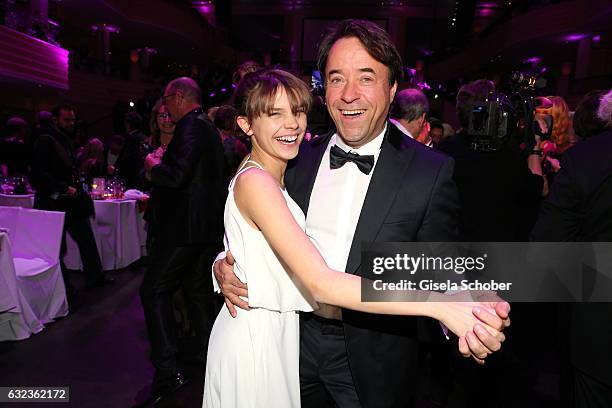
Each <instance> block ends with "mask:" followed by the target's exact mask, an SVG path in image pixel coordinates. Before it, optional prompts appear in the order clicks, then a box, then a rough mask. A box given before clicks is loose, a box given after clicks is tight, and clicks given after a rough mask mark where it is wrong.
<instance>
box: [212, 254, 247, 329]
mask: <svg viewBox="0 0 612 408" xmlns="http://www.w3.org/2000/svg"><path fill="white" fill-rule="evenodd" d="M213 271H214V273H215V279H217V283H218V284H219V288H221V293H222V294H223V297H224V300H225V306H227V310H229V312H230V315H232V317H236V314H237V313H236V306H238V307H239V308H241V309H244V310H249V304H248V303H247V302H246V301H244V300H243V299H242V297H244V298H247V297H248V291H247V285H246V284H244V283H242V281H241V280H240V279H238V277H237V276H236V275H235V274H234V257H233V256H232V253H231V251H227V253H226V257H225V258H223V259H220V260H218V261H217V262H215V264H214V265H213Z"/></svg>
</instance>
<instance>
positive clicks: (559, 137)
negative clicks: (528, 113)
mask: <svg viewBox="0 0 612 408" xmlns="http://www.w3.org/2000/svg"><path fill="white" fill-rule="evenodd" d="M546 98H547V99H549V100H550V101H551V102H552V103H553V106H552V107H550V108H547V109H542V110H541V112H542V113H544V114H546V115H550V116H552V118H553V128H552V134H551V139H552V141H553V142H555V145H557V148H561V149H563V148H565V147H567V146H568V145H569V144H570V143H571V142H572V132H571V130H570V126H571V119H570V115H569V108H568V107H567V103H566V102H565V100H564V99H563V98H562V97H560V96H547V97H546Z"/></svg>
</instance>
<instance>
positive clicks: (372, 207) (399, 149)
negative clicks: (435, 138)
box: [346, 124, 414, 273]
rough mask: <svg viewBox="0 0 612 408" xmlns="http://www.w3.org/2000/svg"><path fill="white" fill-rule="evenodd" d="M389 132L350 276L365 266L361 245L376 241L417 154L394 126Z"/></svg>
mask: <svg viewBox="0 0 612 408" xmlns="http://www.w3.org/2000/svg"><path fill="white" fill-rule="evenodd" d="M387 129H388V130H387V134H386V135H385V140H384V141H383V144H382V147H381V151H380V156H379V157H378V160H377V162H376V167H374V173H373V174H372V180H370V185H369V186H368V191H367V193H366V197H365V200H364V203H363V207H362V208H361V213H360V215H359V221H358V223H357V227H356V229H355V235H354V236H353V242H352V244H351V250H350V252H349V258H348V261H347V264H346V272H348V273H355V272H356V271H357V269H358V268H359V265H360V264H361V253H360V252H361V243H362V242H373V241H374V239H375V238H376V235H377V234H378V231H379V230H380V227H381V226H382V224H383V222H384V220H385V217H386V216H387V213H388V212H389V210H390V209H391V205H392V204H393V202H394V201H395V196H396V195H397V192H398V190H399V187H400V185H401V184H402V179H403V178H404V177H406V175H405V173H406V171H407V168H408V165H409V163H410V160H411V159H412V155H413V154H414V149H413V148H410V142H411V141H409V140H407V139H408V137H407V136H405V135H404V134H403V133H401V132H400V131H399V130H398V129H397V128H396V127H395V126H393V125H392V124H388V128H387Z"/></svg>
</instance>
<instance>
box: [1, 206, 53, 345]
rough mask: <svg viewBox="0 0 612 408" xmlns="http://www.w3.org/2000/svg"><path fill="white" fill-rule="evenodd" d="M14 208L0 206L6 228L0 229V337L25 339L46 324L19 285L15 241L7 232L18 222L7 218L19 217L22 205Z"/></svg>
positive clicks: (2, 224)
mask: <svg viewBox="0 0 612 408" xmlns="http://www.w3.org/2000/svg"><path fill="white" fill-rule="evenodd" d="M15 210H16V211H10V210H9V211H4V209H3V208H2V207H0V226H2V228H6V229H7V231H6V232H3V231H0V341H7V340H23V339H26V338H28V337H30V335H31V334H35V333H38V332H40V331H41V330H43V328H44V325H43V324H42V323H41V322H40V320H38V318H37V317H36V315H35V314H34V312H33V311H32V308H31V307H30V305H29V303H28V302H27V300H26V299H25V297H24V296H23V294H22V293H21V291H20V290H19V288H18V285H17V275H16V273H15V264H14V262H13V252H12V245H11V241H10V238H9V235H8V233H7V232H8V230H9V228H10V227H11V226H12V227H13V228H14V226H15V225H16V223H12V222H10V223H9V222H8V221H6V220H16V219H17V217H18V212H19V209H18V208H16V209H15ZM3 219H4V220H5V221H4V222H3Z"/></svg>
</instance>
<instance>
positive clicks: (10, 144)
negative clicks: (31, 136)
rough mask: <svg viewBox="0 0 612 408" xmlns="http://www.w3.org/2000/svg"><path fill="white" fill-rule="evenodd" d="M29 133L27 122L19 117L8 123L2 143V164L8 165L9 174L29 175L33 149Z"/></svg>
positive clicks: (0, 159)
mask: <svg viewBox="0 0 612 408" xmlns="http://www.w3.org/2000/svg"><path fill="white" fill-rule="evenodd" d="M27 131H28V124H27V122H26V121H25V120H24V119H23V118H21V117H19V116H13V117H12V118H10V119H9V120H8V121H7V123H6V135H5V136H4V139H3V140H2V142H1V143H0V162H3V163H5V164H6V166H7V169H8V173H9V174H13V175H25V174H27V173H29V168H30V156H31V148H30V145H29V144H28V143H27V139H26V138H27Z"/></svg>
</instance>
